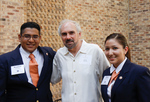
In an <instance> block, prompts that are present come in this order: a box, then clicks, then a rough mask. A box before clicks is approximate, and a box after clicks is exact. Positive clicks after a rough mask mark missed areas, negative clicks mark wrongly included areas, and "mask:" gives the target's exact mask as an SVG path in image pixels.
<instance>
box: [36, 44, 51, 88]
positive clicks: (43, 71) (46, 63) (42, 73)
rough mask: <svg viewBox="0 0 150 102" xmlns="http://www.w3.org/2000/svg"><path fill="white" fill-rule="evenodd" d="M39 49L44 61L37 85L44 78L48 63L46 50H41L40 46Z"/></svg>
mask: <svg viewBox="0 0 150 102" xmlns="http://www.w3.org/2000/svg"><path fill="white" fill-rule="evenodd" d="M39 50H40V52H41V53H42V54H43V57H44V63H43V68H42V71H41V75H40V78H39V81H38V85H39V84H40V83H41V82H42V81H43V80H44V78H45V75H46V73H47V68H48V63H49V62H48V61H49V57H48V52H46V51H44V50H42V48H41V47H39Z"/></svg>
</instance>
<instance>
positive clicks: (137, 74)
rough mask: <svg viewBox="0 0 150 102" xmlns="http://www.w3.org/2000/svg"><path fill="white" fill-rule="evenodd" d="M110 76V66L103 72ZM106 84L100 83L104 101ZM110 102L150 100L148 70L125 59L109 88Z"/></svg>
mask: <svg viewBox="0 0 150 102" xmlns="http://www.w3.org/2000/svg"><path fill="white" fill-rule="evenodd" d="M104 76H110V68H108V69H106V70H105V71H104V73H103V77H104ZM107 87H108V85H101V91H102V97H103V99H104V102H109V101H108V95H107ZM111 102H150V70H149V69H148V68H146V67H143V66H139V65H136V64H134V63H131V62H130V61H129V59H127V60H126V62H125V64H124V66H123V68H122V70H121V71H120V74H119V76H118V78H117V79H116V81H115V84H114V86H113V87H112V90H111Z"/></svg>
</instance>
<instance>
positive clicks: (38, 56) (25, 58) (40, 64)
mask: <svg viewBox="0 0 150 102" xmlns="http://www.w3.org/2000/svg"><path fill="white" fill-rule="evenodd" d="M19 50H20V54H21V57H22V61H23V64H24V68H25V72H26V75H27V78H28V82H29V83H31V84H32V79H31V76H30V72H29V62H30V58H29V55H30V53H29V52H27V51H25V50H24V49H23V48H22V46H20V49H19ZM32 54H33V55H34V57H35V60H36V61H37V63H38V73H39V76H40V74H41V71H42V67H43V62H44V58H43V55H42V54H41V53H40V52H39V51H38V50H37V49H36V50H35V51H34V52H33V53H32Z"/></svg>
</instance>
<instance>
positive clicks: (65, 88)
mask: <svg viewBox="0 0 150 102" xmlns="http://www.w3.org/2000/svg"><path fill="white" fill-rule="evenodd" d="M108 67H109V62H108V60H107V58H106V57H105V54H104V53H103V51H102V49H101V48H100V47H99V46H98V45H96V44H88V43H86V42H85V41H84V40H82V46H81V48H80V50H79V51H78V53H77V54H76V56H73V55H72V54H71V53H70V52H69V51H68V49H67V48H66V47H63V48H60V49H59V50H58V51H57V53H56V55H55V57H54V61H53V73H52V78H51V82H52V84H55V83H57V82H59V81H60V80H61V79H62V102H101V94H100V82H99V80H100V79H101V77H102V73H103V71H104V70H105V69H106V68H108Z"/></svg>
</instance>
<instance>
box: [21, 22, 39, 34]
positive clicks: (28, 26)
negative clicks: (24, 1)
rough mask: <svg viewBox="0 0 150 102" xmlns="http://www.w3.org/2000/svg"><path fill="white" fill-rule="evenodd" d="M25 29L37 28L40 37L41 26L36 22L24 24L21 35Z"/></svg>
mask: <svg viewBox="0 0 150 102" xmlns="http://www.w3.org/2000/svg"><path fill="white" fill-rule="evenodd" d="M25 28H36V29H37V30H38V31H39V35H40V31H41V28H40V26H39V24H37V23H35V22H26V23H24V24H22V26H21V28H20V35H22V33H23V31H24V29H25Z"/></svg>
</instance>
